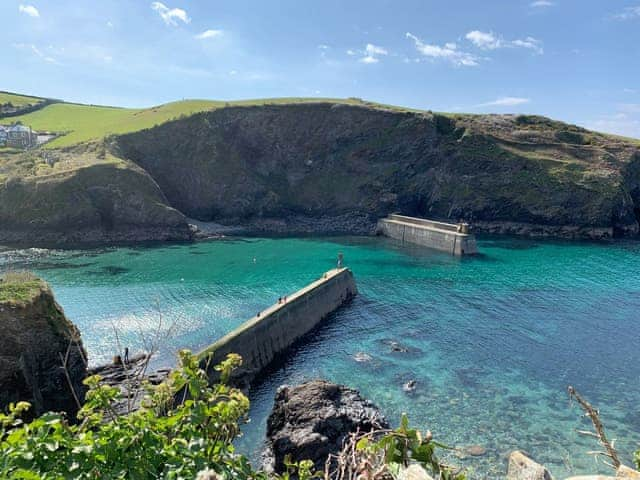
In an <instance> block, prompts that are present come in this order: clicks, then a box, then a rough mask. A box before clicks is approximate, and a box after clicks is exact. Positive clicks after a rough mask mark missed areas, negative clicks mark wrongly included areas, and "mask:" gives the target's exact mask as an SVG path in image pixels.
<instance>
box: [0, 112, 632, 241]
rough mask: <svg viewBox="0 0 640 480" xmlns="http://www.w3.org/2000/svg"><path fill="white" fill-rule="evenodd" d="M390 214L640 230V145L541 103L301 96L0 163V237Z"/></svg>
mask: <svg viewBox="0 0 640 480" xmlns="http://www.w3.org/2000/svg"><path fill="white" fill-rule="evenodd" d="M38 155H40V156H38ZM1 156H2V155H0V157H1ZM390 212H401V213H404V214H407V215H416V216H425V217H433V218H439V219H443V220H447V219H448V220H454V221H457V220H459V219H461V218H463V219H466V220H468V221H471V222H473V223H474V225H476V227H477V228H478V229H479V230H481V231H488V232H497V233H516V234H526V235H555V236H563V237H575V238H584V237H591V238H602V237H613V236H625V235H637V234H638V228H639V227H638V221H639V218H640V142H636V141H633V140H630V139H621V138H618V137H614V136H610V135H604V134H599V133H595V132H591V131H588V130H585V129H582V128H579V127H576V126H572V125H567V124H564V123H561V122H556V121H553V120H550V119H547V118H544V117H536V116H525V115H518V116H516V115H442V114H434V113H431V112H415V111H406V110H401V109H393V108H385V107H382V106H375V105H367V104H362V105H354V104H343V103H292V104H278V105H268V104H266V105H256V106H229V107H226V108H218V109H216V110H212V111H207V112H202V113H197V114H194V115H191V116H187V117H184V118H181V119H178V120H174V121H171V122H168V123H164V124H162V125H159V126H157V127H154V128H151V129H147V130H142V131H138V132H134V133H130V134H126V135H121V136H118V137H112V138H110V139H109V141H105V142H102V143H99V144H90V145H81V146H76V147H74V148H71V149H67V150H59V151H56V150H53V151H51V150H49V151H47V152H41V153H40V154H38V153H37V152H36V153H33V152H32V153H26V154H19V155H13V156H12V157H11V158H10V159H9V160H3V161H1V162H0V242H1V241H4V242H8V241H20V240H25V241H29V242H31V243H32V244H34V243H35V242H38V243H42V242H46V241H49V240H53V241H55V242H57V243H61V244H69V243H82V242H91V241H94V242H102V243H112V242H117V241H139V240H153V239H158V240H162V239H187V238H190V235H191V234H190V232H189V228H188V225H187V221H186V218H185V215H186V216H187V217H192V218H194V219H197V220H201V221H215V222H218V223H222V224H226V225H241V226H244V227H245V228H246V229H247V230H248V231H250V232H254V233H262V232H270V233H316V234H329V233H357V234H369V233H372V232H373V231H374V226H375V223H376V220H377V219H378V218H379V217H381V216H384V215H386V214H388V213H390Z"/></svg>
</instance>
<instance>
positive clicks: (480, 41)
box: [465, 30, 502, 50]
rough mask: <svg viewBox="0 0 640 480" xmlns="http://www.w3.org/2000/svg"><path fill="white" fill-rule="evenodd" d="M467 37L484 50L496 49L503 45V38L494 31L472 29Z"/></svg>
mask: <svg viewBox="0 0 640 480" xmlns="http://www.w3.org/2000/svg"><path fill="white" fill-rule="evenodd" d="M465 38H466V39H467V40H469V41H470V42H471V43H473V44H474V45H475V46H476V47H478V48H481V49H482V50H495V49H496V48H500V47H501V46H502V40H501V39H500V38H498V37H497V36H496V35H495V34H494V33H493V32H481V31H480V30H472V31H471V32H469V33H467V34H466V35H465Z"/></svg>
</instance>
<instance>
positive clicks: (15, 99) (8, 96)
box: [0, 92, 45, 107]
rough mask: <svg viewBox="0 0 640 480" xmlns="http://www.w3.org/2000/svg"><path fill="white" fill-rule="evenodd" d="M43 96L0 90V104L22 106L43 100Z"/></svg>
mask: <svg viewBox="0 0 640 480" xmlns="http://www.w3.org/2000/svg"><path fill="white" fill-rule="evenodd" d="M44 100H45V99H44V98H40V97H30V96H28V95H16V94H14V93H8V92H0V105H2V104H5V103H10V104H11V105H13V106H14V107H24V106H27V105H36V104H38V103H42V102H44Z"/></svg>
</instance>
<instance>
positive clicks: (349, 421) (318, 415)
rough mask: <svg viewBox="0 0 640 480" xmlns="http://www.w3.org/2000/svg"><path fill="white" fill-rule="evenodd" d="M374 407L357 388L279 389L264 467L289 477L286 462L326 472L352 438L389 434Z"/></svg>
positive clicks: (313, 385)
mask: <svg viewBox="0 0 640 480" xmlns="http://www.w3.org/2000/svg"><path fill="white" fill-rule="evenodd" d="M388 426H389V425H388V423H387V421H386V420H385V418H384V417H383V416H382V415H381V414H380V412H379V410H378V409H377V407H376V406H375V405H373V404H372V403H371V402H370V401H368V400H365V399H364V398H362V397H361V396H360V394H359V393H358V392H357V391H356V390H353V389H351V388H347V387H345V386H342V385H336V384H333V383H329V382H326V381H323V380H314V381H311V382H308V383H304V384H302V385H298V386H295V387H290V386H286V385H285V386H282V387H280V388H279V389H278V392H277V393H276V397H275V403H274V406H273V410H272V412H271V415H270V416H269V419H268V420H267V448H266V451H265V454H264V462H263V467H264V468H265V470H267V471H275V472H278V473H281V472H283V471H284V469H285V466H284V458H285V456H287V455H290V457H291V460H292V461H294V462H295V461H300V460H311V461H313V463H314V465H315V468H316V469H318V470H323V469H324V466H325V462H326V459H327V457H328V456H329V454H332V453H333V454H336V453H338V452H339V451H340V450H341V449H342V446H343V442H344V440H345V438H346V437H347V436H348V435H349V433H352V432H355V431H361V432H368V431H371V430H374V429H378V428H388Z"/></svg>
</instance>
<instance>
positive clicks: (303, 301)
mask: <svg viewBox="0 0 640 480" xmlns="http://www.w3.org/2000/svg"><path fill="white" fill-rule="evenodd" d="M357 293H358V289H357V287H356V282H355V278H354V276H353V273H351V271H350V270H349V269H347V268H337V269H333V270H330V271H328V272H326V273H325V274H323V275H322V277H321V278H319V279H318V280H316V281H314V282H312V283H311V284H309V285H307V286H306V287H304V288H302V289H301V290H298V291H297V292H295V293H294V294H292V295H290V296H285V297H283V298H282V299H281V301H279V302H278V303H276V304H275V305H272V306H271V307H269V308H267V309H266V310H264V311H262V312H259V313H258V314H257V315H256V316H255V317H253V318H251V319H250V320H248V321H247V322H245V323H243V324H242V325H241V326H240V327H238V328H237V329H235V330H233V331H232V332H230V333H228V334H227V335H225V336H224V337H222V338H221V339H220V340H218V341H217V342H215V343H214V344H212V345H211V346H209V347H207V348H205V349H204V350H203V351H202V352H200V354H199V356H200V359H201V362H202V365H203V367H204V368H205V369H206V370H207V372H208V374H209V378H210V379H211V381H215V380H217V378H218V377H217V376H218V372H217V371H215V370H214V368H213V367H214V366H215V365H217V364H219V363H220V362H221V361H222V360H224V359H225V357H226V356H227V355H228V354H229V353H237V354H239V355H240V356H241V357H242V359H243V364H242V367H241V368H240V369H239V370H237V371H236V373H235V375H234V380H235V381H236V383H239V384H243V383H244V384H248V383H250V382H251V381H252V380H253V379H254V378H255V377H256V375H258V374H259V373H260V371H262V369H264V368H265V367H266V366H268V365H269V364H270V363H271V362H272V361H273V360H274V359H275V358H276V357H277V356H278V355H279V354H281V353H283V352H284V351H285V350H286V349H287V348H289V347H290V346H291V345H293V344H294V343H295V342H296V341H297V340H299V339H300V338H301V337H302V336H303V335H305V334H306V333H308V332H309V331H311V330H312V329H313V328H315V327H316V326H318V325H319V324H320V323H321V322H322V321H323V320H324V319H325V318H326V317H327V316H328V315H329V314H330V313H332V312H333V311H334V310H336V309H338V308H339V307H340V306H342V305H343V304H345V303H346V302H348V301H349V300H351V299H352V298H353V297H354V296H355V295H356V294H357Z"/></svg>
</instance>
